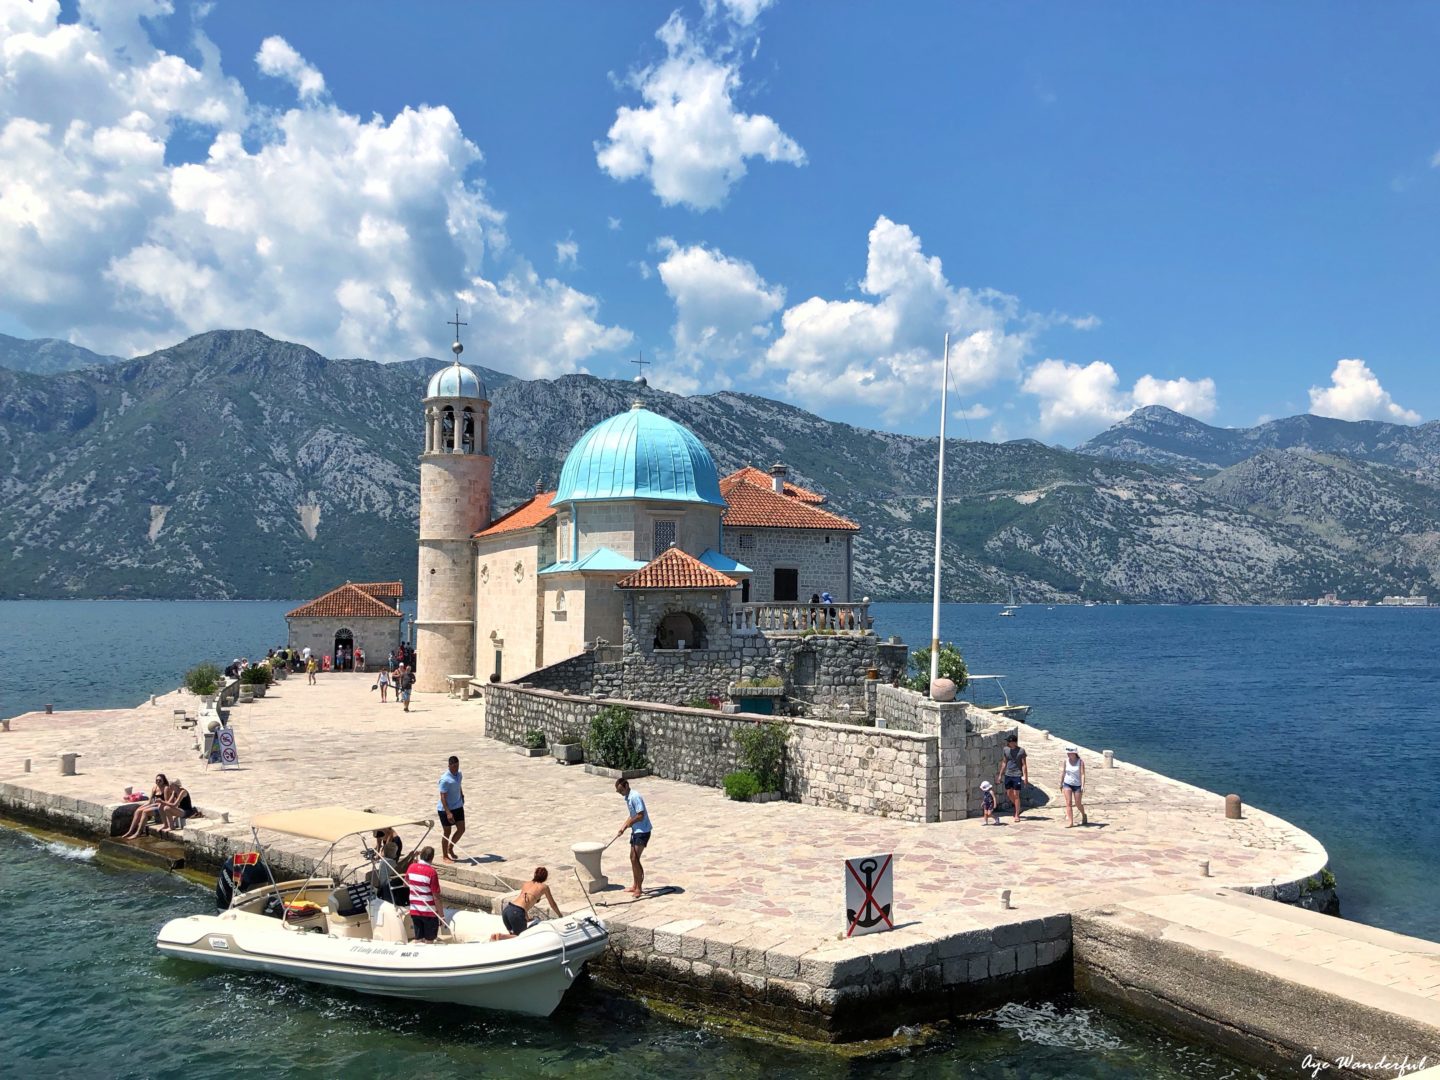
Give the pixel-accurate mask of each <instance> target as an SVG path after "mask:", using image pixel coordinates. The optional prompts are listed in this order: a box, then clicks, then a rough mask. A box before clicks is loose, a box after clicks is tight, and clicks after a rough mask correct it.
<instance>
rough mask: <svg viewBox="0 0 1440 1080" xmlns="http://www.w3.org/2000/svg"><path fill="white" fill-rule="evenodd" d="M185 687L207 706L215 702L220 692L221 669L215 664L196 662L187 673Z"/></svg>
mask: <svg viewBox="0 0 1440 1080" xmlns="http://www.w3.org/2000/svg"><path fill="white" fill-rule="evenodd" d="M185 689H187V690H189V691H190V692H191V693H192V694H194V695H195V696H197V697H198V698H200V700H201V701H202V702H203V703H204V704H205V705H207V706H209V705H213V704H215V695H216V694H218V693H219V692H220V669H219V668H218V667H216V666H215V665H214V664H196V665H195V666H194V667H192V668H191V669H190V670H189V671H187V672H186V673H185Z"/></svg>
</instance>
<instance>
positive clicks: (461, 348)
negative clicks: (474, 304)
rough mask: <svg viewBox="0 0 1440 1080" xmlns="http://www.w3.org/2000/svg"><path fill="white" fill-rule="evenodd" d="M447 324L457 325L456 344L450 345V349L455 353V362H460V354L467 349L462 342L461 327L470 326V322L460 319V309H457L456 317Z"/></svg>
mask: <svg viewBox="0 0 1440 1080" xmlns="http://www.w3.org/2000/svg"><path fill="white" fill-rule="evenodd" d="M445 325H446V326H453V327H455V344H453V345H451V346H450V351H451V352H453V353H454V354H455V363H457V364H458V363H460V354H461V353H462V352H464V351H465V346H464V345H461V344H460V327H462V326H469V325H470V324H469V323H468V322H461V321H460V309H459V308H456V309H455V318H453V319H451V320H449V321H448V322H447V323H446V324H445Z"/></svg>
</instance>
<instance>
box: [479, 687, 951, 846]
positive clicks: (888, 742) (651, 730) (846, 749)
mask: <svg viewBox="0 0 1440 1080" xmlns="http://www.w3.org/2000/svg"><path fill="white" fill-rule="evenodd" d="M612 704H613V705H621V706H624V707H625V708H628V709H630V710H631V711H632V712H633V713H634V716H635V720H634V724H635V731H636V735H637V738H638V741H639V743H640V745H641V747H642V748H643V750H644V752H645V754H646V756H647V757H648V758H649V759H650V764H651V770H652V771H653V772H654V773H655V775H656V776H660V777H664V778H665V779H667V780H679V781H682V782H685V783H690V784H700V785H703V786H706V787H719V786H720V784H721V782H722V781H723V779H724V777H725V774H726V773H729V772H733V771H735V770H736V769H738V768H739V767H740V764H739V751H738V747H737V746H736V742H735V733H736V731H737V730H739V729H741V728H742V727H744V726H746V725H750V724H757V723H773V722H774V721H772V720H771V719H770V718H768V717H757V716H748V715H745V714H743V713H741V714H727V713H717V712H712V711H710V710H708V709H688V708H684V707H677V706H666V705H657V704H654V703H652V702H643V701H626V700H616V699H608V698H595V697H590V698H583V697H577V696H572V695H568V694H562V693H556V692H554V691H549V690H538V689H534V688H530V687H523V686H516V685H513V684H509V683H490V684H488V685H487V686H486V687H485V734H486V735H487V736H488V737H489V738H492V739H498V740H500V741H502V742H509V743H517V744H518V743H520V742H522V741H523V740H524V738H525V733H526V732H528V731H531V730H537V731H543V732H544V733H545V737H546V739H547V740H548V741H551V742H553V741H555V740H556V739H557V738H558V737H559V735H560V734H561V732H564V731H585V730H588V728H589V726H590V720H591V718H592V717H593V716H594V715H595V714H596V713H597V712H598V711H599V710H600V709H603V708H605V707H606V706H607V705H612ZM788 723H789V724H790V735H789V739H788V740H787V742H786V752H785V787H786V793H787V794H789V795H793V796H794V797H795V798H797V799H798V800H799V801H800V802H803V803H810V804H813V805H816V806H830V807H836V808H838V809H842V810H850V811H852V812H855V813H861V814H874V815H878V816H881V817H893V818H900V819H903V820H906V821H933V820H936V815H937V814H938V812H939V810H938V805H937V796H938V787H937V784H936V782H935V778H936V777H937V776H938V769H937V767H936V764H937V762H938V755H939V740H938V739H937V738H935V737H934V736H926V735H917V734H913V733H910V732H904V731H877V730H876V729H874V728H865V727H855V726H852V725H846V724H828V723H824V722H821V721H816V720H791V721H789V722H788Z"/></svg>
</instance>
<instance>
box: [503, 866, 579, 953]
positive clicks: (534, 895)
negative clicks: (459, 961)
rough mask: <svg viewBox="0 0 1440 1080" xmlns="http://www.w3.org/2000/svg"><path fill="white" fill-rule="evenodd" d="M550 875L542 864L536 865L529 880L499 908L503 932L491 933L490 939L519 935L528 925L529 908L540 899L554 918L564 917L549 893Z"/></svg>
mask: <svg viewBox="0 0 1440 1080" xmlns="http://www.w3.org/2000/svg"><path fill="white" fill-rule="evenodd" d="M549 877H550V871H549V870H546V869H545V867H543V866H537V867H536V868H535V873H534V874H533V875H531V877H530V880H529V881H527V882H526V883H525V884H524V885H521V886H520V892H519V893H518V894H517V895H516V897H515V899H514V900H507V901H506V902H505V906H504V907H502V908H501V909H500V919H501V921H502V922H504V923H505V931H506V932H505V933H503V934H491V935H490V940H491V941H503V940H504V939H505V938H512V937H519V936H520V935H521V934H523V933H524V932H525V928H526V927H527V926H529V925H530V910H531V908H533V907H534V906H535V905H536V904H538V903H539V902H540V901H541V900H544V901H545V902H546V903H547V904H549V905H550V910H551V911H553V912H554V913H555V918H557V919H560V918H564V915H565V913H564V912H563V911H561V910H560V905H559V904H557V903H556V902H555V897H554V896H552V895H551V894H550V886H549V885H546V884H545V882H546V880H547V879H548V878H549Z"/></svg>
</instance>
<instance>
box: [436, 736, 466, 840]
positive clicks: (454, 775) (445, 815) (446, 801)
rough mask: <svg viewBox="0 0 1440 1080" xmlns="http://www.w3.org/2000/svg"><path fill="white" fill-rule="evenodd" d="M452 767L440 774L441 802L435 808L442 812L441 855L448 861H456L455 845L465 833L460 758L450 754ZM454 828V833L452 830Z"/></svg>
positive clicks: (463, 794) (463, 793)
mask: <svg viewBox="0 0 1440 1080" xmlns="http://www.w3.org/2000/svg"><path fill="white" fill-rule="evenodd" d="M449 765H450V767H449V768H448V769H446V770H445V771H444V772H443V773H441V774H440V802H439V803H438V804H437V805H436V807H435V809H436V810H438V811H439V812H440V831H441V833H443V834H444V838H443V839H442V840H441V841H440V857H441V858H442V859H444V860H445V861H446V862H454V861H455V845H456V844H458V843H459V842H460V837H462V836H464V835H465V792H464V791H463V790H462V789H461V787H460V759H459V758H458V757H456V756H455V755H454V754H451V755H450V762H449ZM451 829H454V830H455V832H454V834H453V835H452V834H451V832H450V830H451Z"/></svg>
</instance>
